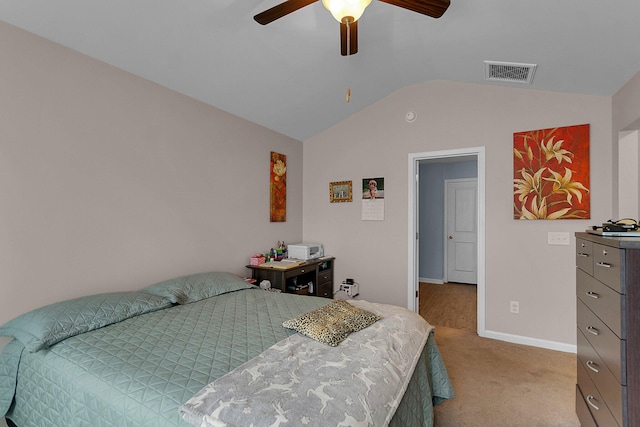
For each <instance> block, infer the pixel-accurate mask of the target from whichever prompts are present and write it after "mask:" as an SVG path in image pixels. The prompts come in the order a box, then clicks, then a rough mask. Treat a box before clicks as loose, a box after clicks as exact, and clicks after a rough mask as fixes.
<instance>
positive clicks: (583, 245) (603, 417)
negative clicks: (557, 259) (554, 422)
mask: <svg viewBox="0 0 640 427" xmlns="http://www.w3.org/2000/svg"><path fill="white" fill-rule="evenodd" d="M576 266H577V268H576V294H577V314H578V318H577V326H578V333H577V343H578V363H577V365H578V373H577V374H578V384H577V387H576V412H577V414H578V418H579V419H580V423H581V424H582V427H590V426H599V427H615V426H620V427H638V426H640V238H632V237H631V238H616V237H601V236H596V235H591V234H588V233H576Z"/></svg>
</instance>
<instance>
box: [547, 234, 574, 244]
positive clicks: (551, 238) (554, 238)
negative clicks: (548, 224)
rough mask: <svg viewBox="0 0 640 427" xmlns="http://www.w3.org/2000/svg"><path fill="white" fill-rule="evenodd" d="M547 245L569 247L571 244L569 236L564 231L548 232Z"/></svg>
mask: <svg viewBox="0 0 640 427" xmlns="http://www.w3.org/2000/svg"><path fill="white" fill-rule="evenodd" d="M547 244H549V245H561V246H569V245H570V244H571V235H570V234H569V233H568V232H564V231H549V233H548V234H547Z"/></svg>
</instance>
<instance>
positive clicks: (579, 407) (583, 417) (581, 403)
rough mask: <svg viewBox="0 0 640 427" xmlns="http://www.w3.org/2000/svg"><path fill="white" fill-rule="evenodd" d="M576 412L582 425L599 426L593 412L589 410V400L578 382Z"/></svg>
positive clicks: (584, 426) (586, 426)
mask: <svg viewBox="0 0 640 427" xmlns="http://www.w3.org/2000/svg"><path fill="white" fill-rule="evenodd" d="M576 414H578V419H579V420H580V426H581V427H598V425H597V424H596V422H595V420H594V419H593V417H592V416H591V412H589V408H588V407H587V402H586V400H585V397H584V396H583V395H582V392H581V391H580V387H578V385H577V384H576Z"/></svg>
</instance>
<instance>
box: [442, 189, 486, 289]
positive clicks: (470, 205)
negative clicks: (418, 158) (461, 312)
mask: <svg viewBox="0 0 640 427" xmlns="http://www.w3.org/2000/svg"><path fill="white" fill-rule="evenodd" d="M445 186H446V192H445V194H446V209H447V215H446V221H447V224H446V230H447V235H446V238H445V241H446V245H445V246H446V248H447V257H446V258H447V281H448V282H456V283H472V284H477V283H478V266H477V259H478V257H477V251H478V229H477V223H478V221H477V203H478V180H477V179H456V180H448V181H446V182H445Z"/></svg>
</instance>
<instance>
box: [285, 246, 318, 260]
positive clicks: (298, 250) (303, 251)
mask: <svg viewBox="0 0 640 427" xmlns="http://www.w3.org/2000/svg"><path fill="white" fill-rule="evenodd" d="M287 252H288V254H287V255H288V256H289V258H295V259H315V258H320V257H322V256H324V249H323V248H322V244H321V243H296V244H295V245H288V246H287Z"/></svg>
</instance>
